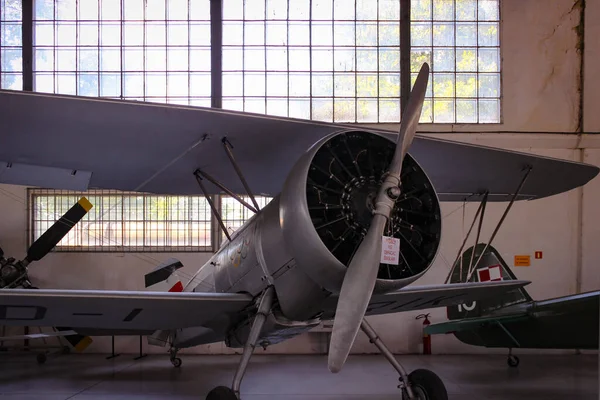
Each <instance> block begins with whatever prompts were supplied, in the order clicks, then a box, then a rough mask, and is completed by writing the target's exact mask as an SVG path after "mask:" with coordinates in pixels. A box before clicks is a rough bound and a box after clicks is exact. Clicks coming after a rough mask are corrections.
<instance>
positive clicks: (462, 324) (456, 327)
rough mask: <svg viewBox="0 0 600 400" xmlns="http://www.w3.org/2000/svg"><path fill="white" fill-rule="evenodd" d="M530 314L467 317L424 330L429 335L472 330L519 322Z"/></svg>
mask: <svg viewBox="0 0 600 400" xmlns="http://www.w3.org/2000/svg"><path fill="white" fill-rule="evenodd" d="M529 318H530V316H529V314H527V313H521V314H511V315H503V316H495V317H493V316H492V317H479V318H465V319H457V320H454V321H449V322H442V323H439V324H432V325H429V326H427V327H426V328H425V330H424V332H425V333H426V334H428V335H436V334H440V333H455V332H462V331H470V330H474V329H479V328H482V327H485V326H490V325H499V324H503V323H507V322H517V321H524V320H527V319H529Z"/></svg>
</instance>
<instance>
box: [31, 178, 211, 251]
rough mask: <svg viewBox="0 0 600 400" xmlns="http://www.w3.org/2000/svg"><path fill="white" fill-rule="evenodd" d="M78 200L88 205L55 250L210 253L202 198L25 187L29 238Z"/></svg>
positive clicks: (207, 218)
mask: <svg viewBox="0 0 600 400" xmlns="http://www.w3.org/2000/svg"><path fill="white" fill-rule="evenodd" d="M81 196H86V197H87V198H88V200H89V201H90V202H91V203H92V205H93V207H92V209H91V210H90V211H89V212H88V213H87V214H86V216H85V217H83V219H82V220H81V221H80V222H79V223H78V224H77V225H75V227H74V228H73V229H72V230H71V231H70V232H69V233H68V235H67V236H66V237H65V238H64V239H63V240H62V241H61V242H60V243H59V244H58V245H57V246H56V250H58V251H177V252H184V251H212V245H211V223H212V222H211V212H210V207H209V205H208V202H207V201H206V199H205V198H204V197H202V196H157V195H149V194H141V193H123V192H116V191H90V192H85V193H77V192H65V191H58V190H41V189H30V205H31V217H32V218H31V223H32V226H31V235H30V240H31V241H33V240H36V239H37V238H39V237H40V236H41V235H42V234H43V233H44V232H45V231H46V230H47V229H48V228H49V227H50V226H51V225H52V224H53V223H54V222H55V221H56V220H58V219H59V218H60V217H61V216H62V215H63V214H64V213H65V212H66V211H67V210H68V209H69V208H71V206H73V204H75V203H76V202H77V201H78V200H79V199H80V198H81Z"/></svg>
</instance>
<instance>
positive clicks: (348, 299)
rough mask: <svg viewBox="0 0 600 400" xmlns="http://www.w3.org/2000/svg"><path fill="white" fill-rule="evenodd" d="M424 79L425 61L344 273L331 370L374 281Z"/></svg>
mask: <svg viewBox="0 0 600 400" xmlns="http://www.w3.org/2000/svg"><path fill="white" fill-rule="evenodd" d="M428 79H429V65H427V63H425V64H423V66H422V67H421V71H420V72H419V75H418V76H417V80H416V82H415V84H414V86H413V90H412V92H411V96H410V99H409V101H408V105H407V107H406V109H405V111H404V114H403V115H402V121H401V122H400V132H399V135H398V139H397V142H396V150H395V152H394V157H393V159H392V162H391V163H390V167H389V169H388V174H387V175H386V177H385V180H384V182H383V183H382V185H381V187H380V188H379V192H378V193H377V200H376V202H375V211H374V216H373V220H372V222H371V226H369V230H368V231H367V235H366V236H365V238H364V239H363V241H362V243H361V244H360V246H359V248H358V250H357V251H356V253H355V254H354V257H353V258H352V261H351V262H350V265H348V270H347V271H346V275H345V276H344V281H343V283H342V288H341V291H340V296H339V298H338V304H337V310H336V313H335V319H334V322H333V331H332V333H331V342H330V346H329V359H328V366H329V370H330V371H331V372H334V373H335V372H339V371H340V370H341V369H342V367H343V366H344V363H345V362H346V359H347V358H348V354H349V353H350V349H351V348H352V344H353V343H354V340H355V339H356V335H357V334H358V330H359V329H360V324H361V321H362V319H363V318H364V315H365V312H366V310H367V307H368V305H369V301H370V299H371V295H372V293H373V288H374V287H375V282H376V281H377V272H378V270H379V260H380V252H381V242H382V236H383V233H384V230H385V224H386V222H387V220H388V218H389V216H390V214H391V212H392V209H393V208H394V203H395V200H396V199H397V198H398V196H399V195H400V188H399V186H400V172H401V169H402V161H403V160H404V156H405V155H406V152H407V150H408V148H409V147H410V144H411V143H412V141H413V138H414V137H415V133H416V130H417V125H418V123H419V118H420V116H421V109H422V108H423V101H424V99H425V91H426V89H427V81H428Z"/></svg>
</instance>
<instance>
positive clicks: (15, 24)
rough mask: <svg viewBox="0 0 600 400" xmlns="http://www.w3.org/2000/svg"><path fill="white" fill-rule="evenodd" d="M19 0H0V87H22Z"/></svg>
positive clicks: (17, 88) (16, 88) (20, 13)
mask: <svg viewBox="0 0 600 400" xmlns="http://www.w3.org/2000/svg"><path fill="white" fill-rule="evenodd" d="M21 21H22V12H21V0H0V89H12V90H22V89H23V58H22V34H21V30H22V22H21Z"/></svg>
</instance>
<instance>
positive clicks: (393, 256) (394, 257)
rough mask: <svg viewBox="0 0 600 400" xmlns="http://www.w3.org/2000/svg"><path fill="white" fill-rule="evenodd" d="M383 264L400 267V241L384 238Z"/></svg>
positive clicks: (382, 243)
mask: <svg viewBox="0 0 600 400" xmlns="http://www.w3.org/2000/svg"><path fill="white" fill-rule="evenodd" d="M380 262H381V263H382V264H392V265H398V264H399V263H400V239H396V238H393V237H389V236H384V237H383V241H382V242H381V261H380Z"/></svg>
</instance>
